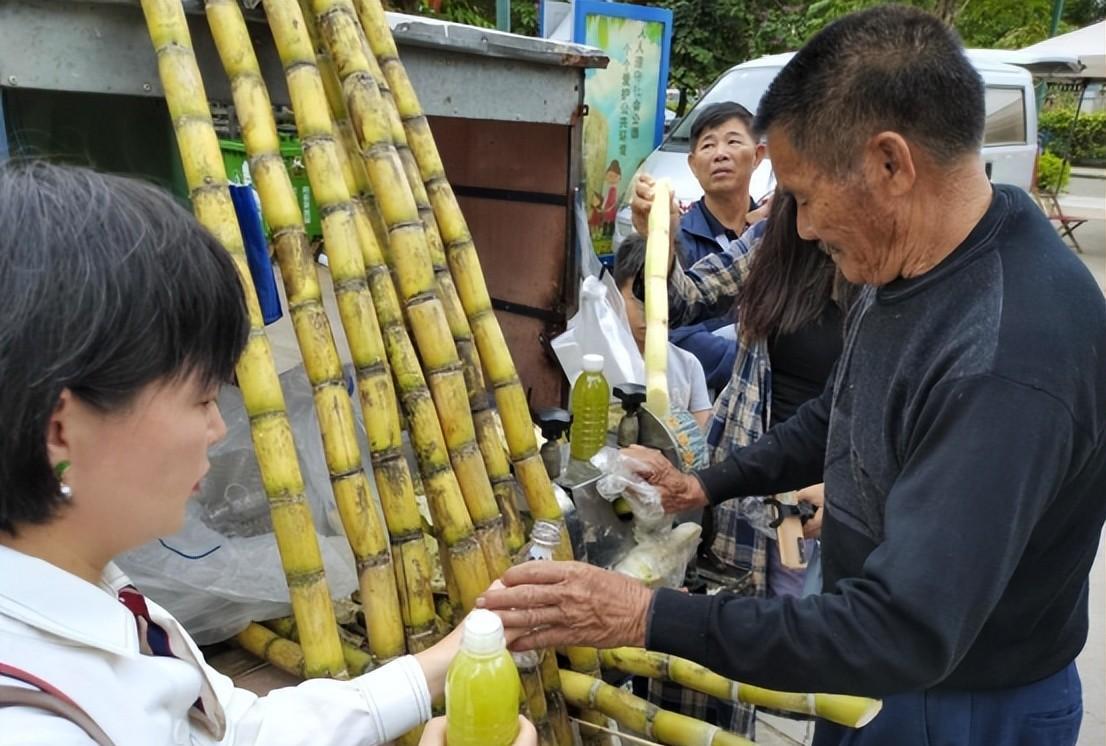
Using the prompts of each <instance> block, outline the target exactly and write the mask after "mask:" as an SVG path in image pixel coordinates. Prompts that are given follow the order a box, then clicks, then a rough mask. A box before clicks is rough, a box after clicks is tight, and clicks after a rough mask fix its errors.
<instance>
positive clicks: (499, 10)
mask: <svg viewBox="0 0 1106 746" xmlns="http://www.w3.org/2000/svg"><path fill="white" fill-rule="evenodd" d="M1059 1H1060V4H1061V5H1063V0H1059ZM495 27H496V28H497V29H499V30H500V31H510V30H511V0H495ZM1053 33H1055V32H1053Z"/></svg>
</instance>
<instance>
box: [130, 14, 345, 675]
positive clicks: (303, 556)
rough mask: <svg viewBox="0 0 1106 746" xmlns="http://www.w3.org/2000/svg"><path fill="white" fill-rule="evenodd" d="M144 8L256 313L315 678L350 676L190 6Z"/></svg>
mask: <svg viewBox="0 0 1106 746" xmlns="http://www.w3.org/2000/svg"><path fill="white" fill-rule="evenodd" d="M142 11H143V14H144V15H145V18H146V25H147V28H148V30H149V33H150V39H151V41H152V42H153V46H154V51H155V52H156V54H157V60H158V74H159V76H160V78H161V82H162V86H163V88H164V89H165V99H166V102H167V103H168V105H169V115H170V118H171V119H172V122H173V129H174V131H175V133H176V137H177V145H178V147H179V150H180V153H181V160H182V163H183V165H184V174H185V180H186V182H187V184H188V189H189V195H190V197H191V199H192V206H193V209H194V211H195V213H196V217H197V218H198V219H199V221H200V223H201V224H203V225H204V226H205V227H206V228H207V229H208V230H210V231H211V232H212V233H213V234H214V235H215V237H216V238H217V239H218V240H219V242H220V243H222V245H223V246H224V247H225V248H226V249H227V251H228V252H229V253H230V255H231V256H232V258H233V259H234V262H235V264H236V265H237V267H238V273H239V277H240V279H241V281H242V285H243V288H244V289H245V294H246V302H247V306H248V310H249V317H250V328H251V330H250V337H249V342H248V343H247V345H246V350H245V352H244V353H243V354H242V358H241V360H239V362H238V366H237V370H236V372H237V376H238V381H239V384H240V386H241V388H242V396H243V399H244V401H245V407H246V412H247V414H248V415H249V418H250V432H251V435H252V439H253V444H254V452H255V454H256V456H257V462H258V467H259V469H260V471H261V480H262V484H263V485H264V488H265V493H266V495H267V496H268V498H269V506H270V511H271V513H272V516H273V531H274V533H275V534H276V539H277V547H278V549H279V551H280V556H281V562H282V564H283V566H284V572H285V575H286V577H287V579H288V590H289V595H290V597H291V602H292V611H293V613H294V614H295V617H296V620H297V622H298V624H299V627H300V629H301V630H302V631H303V639H304V645H303V653H304V657H305V660H306V664H305V673H306V675H307V676H335V677H344V676H346V671H345V664H344V662H343V660H342V651H341V646H340V644H339V641H338V634H337V631H336V625H335V621H334V609H333V605H332V603H331V600H330V592H329V589H328V587H327V584H326V577H325V574H324V571H323V562H322V555H321V553H320V552H319V545H318V539H317V538H316V535H315V526H314V522H313V521H312V518H311V510H310V508H309V506H308V504H307V500H306V499H305V497H304V485H303V476H302V474H301V473H300V467H299V461H298V459H297V456H296V451H295V445H294V441H293V439H292V429H291V426H290V425H289V423H288V417H287V413H286V411H285V406H284V395H283V393H282V392H281V389H280V382H279V381H278V379H277V374H276V367H275V365H274V364H273V357H272V349H271V348H270V346H269V341H268V338H267V337H266V336H265V330H264V325H263V322H262V318H261V309H260V307H259V306H258V302H257V295H256V292H255V290H254V287H253V280H252V279H251V277H250V273H249V268H248V266H247V264H246V255H245V248H244V246H243V243H242V235H241V232H240V231H239V228H238V221H237V218H236V216H235V212H234V207H233V205H232V203H231V200H230V192H229V191H228V189H227V179H226V174H225V171H224V166H223V159H222V154H221V153H220V151H219V142H218V139H217V138H216V135H215V129H214V127H213V126H212V122H211V111H210V109H209V108H208V105H207V94H206V92H205V91H204V86H203V81H202V80H201V79H200V72H199V68H198V67H197V65H196V58H195V54H194V52H193V51H192V40H191V36H190V35H189V32H188V24H187V22H186V21H185V17H184V10H183V8H182V6H181V4H180V2H179V1H177V0H143V2H142Z"/></svg>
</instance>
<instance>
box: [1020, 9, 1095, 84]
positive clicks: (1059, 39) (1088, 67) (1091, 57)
mask: <svg viewBox="0 0 1106 746" xmlns="http://www.w3.org/2000/svg"><path fill="white" fill-rule="evenodd" d="M1020 51H1021V52H1024V53H1026V54H1032V55H1043V56H1047V55H1070V56H1074V57H1077V58H1078V59H1079V61H1080V62H1081V63H1082V64H1083V71H1082V72H1081V73H1078V74H1077V75H1076V77H1081V78H1091V79H1097V80H1106V21H1100V22H1099V23H1095V24H1093V25H1091V26H1087V27H1086V28H1081V29H1078V30H1076V31H1072V32H1070V33H1067V34H1061V35H1060V36H1054V37H1052V38H1051V39H1045V40H1044V41H1041V42H1037V43H1036V44H1033V45H1031V46H1028V47H1026V48H1025V49H1022V50H1020Z"/></svg>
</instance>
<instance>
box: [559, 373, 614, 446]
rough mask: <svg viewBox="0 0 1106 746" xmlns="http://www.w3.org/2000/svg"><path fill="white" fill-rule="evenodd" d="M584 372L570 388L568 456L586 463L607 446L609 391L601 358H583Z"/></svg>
mask: <svg viewBox="0 0 1106 746" xmlns="http://www.w3.org/2000/svg"><path fill="white" fill-rule="evenodd" d="M583 364H584V372H583V373H581V374H580V375H579V376H578V377H577V378H576V383H574V384H573V385H572V397H571V406H572V434H571V436H570V437H569V439H568V442H569V453H570V455H571V456H572V458H574V459H579V460H580V461H587V460H589V459H590V458H591V457H592V456H594V455H595V454H597V453H599V449H600V448H602V447H603V444H604V443H606V442H607V412H608V409H609V407H610V401H611V387H610V386H609V385H608V384H607V379H606V378H604V377H603V356H602V355H584V359H583Z"/></svg>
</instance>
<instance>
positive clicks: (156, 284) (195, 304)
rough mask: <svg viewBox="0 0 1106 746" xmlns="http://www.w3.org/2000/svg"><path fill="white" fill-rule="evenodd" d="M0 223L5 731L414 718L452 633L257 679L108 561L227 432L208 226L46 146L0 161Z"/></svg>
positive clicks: (378, 732)
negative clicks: (311, 672) (301, 678)
mask: <svg viewBox="0 0 1106 746" xmlns="http://www.w3.org/2000/svg"><path fill="white" fill-rule="evenodd" d="M0 226H3V231H2V232H0V384H2V385H0V423H2V425H3V426H2V427H0V745H6V744H23V745H26V744H30V743H43V744H45V743H49V744H55V745H56V744H73V745H76V744H81V745H82V746H83V745H86V744H89V743H97V744H105V743H114V744H118V745H119V746H123V745H124V744H135V745H136V746H150V744H167V743H181V744H215V743H220V744H313V745H314V744H334V745H337V744H350V745H351V746H352V744H375V743H383V742H384V741H388V740H391V739H393V738H396V737H397V736H399V735H401V734H402V733H404V732H406V731H407V730H409V729H411V728H413V727H415V726H417V725H418V724H419V723H421V722H422V721H424V720H427V719H428V718H429V717H430V714H431V708H430V703H431V698H432V697H434V696H437V695H439V694H440V693H441V692H442V690H443V686H444V677H445V672H446V668H447V667H448V665H449V662H450V660H451V658H452V657H453V653H454V652H455V650H456V648H457V642H458V640H457V635H456V634H453V635H450V636H449V637H447V638H446V639H445V640H443V641H442V642H441V643H439V644H438V645H435V646H434V647H432V648H430V649H429V650H427V651H425V652H422V653H419V654H417V655H414V656H405V657H402V658H399V659H397V660H395V661H393V662H391V663H388V664H387V665H385V666H383V667H382V668H379V669H377V670H375V671H373V672H371V673H369V674H366V675H364V676H361V677H358V678H356V679H353V680H352V681H334V680H313V681H309V682H306V683H304V684H301V685H300V686H297V687H291V688H285V689H278V690H275V691H273V692H271V693H270V694H269V695H268V696H265V697H260V698H259V697H257V696H256V695H254V694H252V693H251V692H248V691H245V690H242V689H237V688H235V687H234V684H233V682H232V681H231V680H230V679H229V678H227V677H226V676H223V675H222V674H220V673H218V672H216V671H215V670H214V669H212V668H211V667H210V666H208V665H207V664H206V663H205V662H204V660H203V656H202V655H201V653H200V651H199V649H198V648H197V647H196V645H195V643H194V642H193V641H192V639H191V638H190V637H189V636H188V634H187V632H185V630H184V629H183V628H182V627H181V626H180V625H179V624H178V623H177V621H176V620H175V619H173V617H172V616H171V615H170V614H169V613H168V612H166V611H165V610H164V609H162V608H161V607H159V606H157V605H156V604H154V603H153V602H151V601H148V600H146V599H145V598H143V597H142V596H141V594H140V593H138V591H137V589H135V588H134V587H133V586H131V585H130V583H129V581H128V580H127V578H126V577H125V576H124V575H123V574H122V573H121V572H119V570H118V569H117V568H116V567H115V566H114V565H113V564H111V560H112V558H113V557H115V556H117V555H118V554H120V553H122V552H124V551H126V550H128V549H132V548H134V547H137V546H140V545H142V544H144V543H146V542H148V541H151V540H153V539H155V538H157V537H159V536H165V535H169V534H172V533H174V532H176V531H177V530H178V529H179V528H180V526H181V525H182V523H183V521H184V516H185V505H186V503H187V501H188V499H189V498H190V496H191V495H192V494H193V493H194V492H195V491H196V490H197V489H198V487H199V484H200V481H201V480H202V479H203V477H204V474H205V473H206V472H207V469H208V460H207V450H208V448H209V447H210V446H211V445H212V444H214V443H215V442H217V441H218V440H219V439H221V438H222V437H223V435H224V434H225V427H224V424H223V420H222V418H221V417H220V415H219V411H218V409H217V408H216V405H215V398H216V393H217V391H218V389H219V386H220V385H221V384H223V383H225V382H226V381H228V380H229V379H230V378H231V376H232V374H233V371H234V367H235V363H236V361H237V360H238V357H239V355H240V354H241V352H242V350H243V348H244V346H245V343H246V338H247V334H248V333H249V326H248V320H247V313H246V304H245V301H244V297H243V293H242V287H241V285H240V284H239V280H238V277H237V273H236V270H235V266H234V264H233V262H232V260H231V258H230V256H229V255H228V254H227V253H226V252H225V251H224V250H223V248H222V247H221V246H220V245H219V243H218V242H217V241H216V239H215V238H214V237H213V236H212V235H211V234H210V233H208V232H207V231H206V230H204V229H203V228H202V227H201V226H200V225H199V224H198V223H197V222H196V221H195V220H194V219H193V218H192V216H191V215H189V214H188V213H187V212H186V211H185V210H184V209H182V208H181V207H180V206H179V205H177V204H176V203H175V202H174V201H173V200H172V199H171V198H170V197H169V196H168V195H166V194H165V193H163V192H161V191H159V190H158V189H156V188H155V187H153V186H150V185H147V184H143V183H141V182H138V181H134V180H131V179H126V178H121V177H116V176H107V175H103V174H98V173H95V172H92V171H89V170H86V169H79V168H70V167H62V166H54V165H49V164H46V163H42V162H28V163H21V164H15V165H13V164H7V165H3V166H0ZM434 732H436V731H434ZM523 739H528V740H522V741H520V743H536V740H534V739H533V729H532V728H530V727H529V726H526V728H524V730H523ZM439 742H440V741H439Z"/></svg>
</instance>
